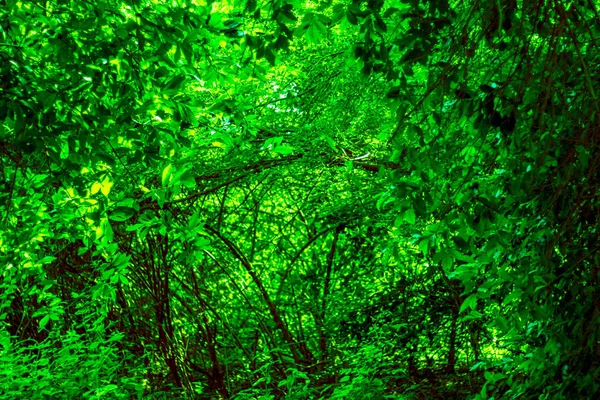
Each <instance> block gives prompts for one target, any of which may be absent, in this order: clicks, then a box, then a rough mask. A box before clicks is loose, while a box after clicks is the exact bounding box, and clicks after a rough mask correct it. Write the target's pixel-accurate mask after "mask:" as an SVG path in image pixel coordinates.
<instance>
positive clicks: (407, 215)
mask: <svg viewBox="0 0 600 400" xmlns="http://www.w3.org/2000/svg"><path fill="white" fill-rule="evenodd" d="M404 220H405V221H406V222H408V223H409V224H411V225H414V224H415V222H416V215H415V210H413V209H412V208H409V209H408V210H406V211H405V212H404Z"/></svg>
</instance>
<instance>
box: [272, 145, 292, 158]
mask: <svg viewBox="0 0 600 400" xmlns="http://www.w3.org/2000/svg"><path fill="white" fill-rule="evenodd" d="M272 151H273V152H275V153H278V154H282V155H284V156H286V155H288V154H291V153H292V151H294V148H293V147H292V146H286V145H282V146H277V147H275V148H274V149H273V150H272Z"/></svg>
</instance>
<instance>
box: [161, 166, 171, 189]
mask: <svg viewBox="0 0 600 400" xmlns="http://www.w3.org/2000/svg"><path fill="white" fill-rule="evenodd" d="M170 172H171V164H169V165H167V166H166V167H165V169H163V172H162V180H161V184H162V186H163V187H164V186H167V182H168V180H169V177H170V176H171V175H170Z"/></svg>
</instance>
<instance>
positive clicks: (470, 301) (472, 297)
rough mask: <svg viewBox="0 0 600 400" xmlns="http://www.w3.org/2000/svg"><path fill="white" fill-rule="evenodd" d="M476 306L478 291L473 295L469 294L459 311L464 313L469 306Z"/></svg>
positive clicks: (472, 308)
mask: <svg viewBox="0 0 600 400" xmlns="http://www.w3.org/2000/svg"><path fill="white" fill-rule="evenodd" d="M475 307H477V293H473V294H472V295H470V296H468V297H467V298H466V299H465V300H464V301H463V302H462V304H461V305H460V310H459V311H458V312H459V313H462V312H463V311H465V310H466V309H467V308H470V309H471V310H474V309H475Z"/></svg>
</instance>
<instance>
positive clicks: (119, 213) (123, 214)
mask: <svg viewBox="0 0 600 400" xmlns="http://www.w3.org/2000/svg"><path fill="white" fill-rule="evenodd" d="M133 214H135V210H134V209H133V208H131V207H116V208H115V209H113V211H112V212H111V213H110V214H109V216H108V217H109V218H110V219H112V220H113V221H118V222H122V221H127V220H128V219H129V218H131V217H133Z"/></svg>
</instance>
